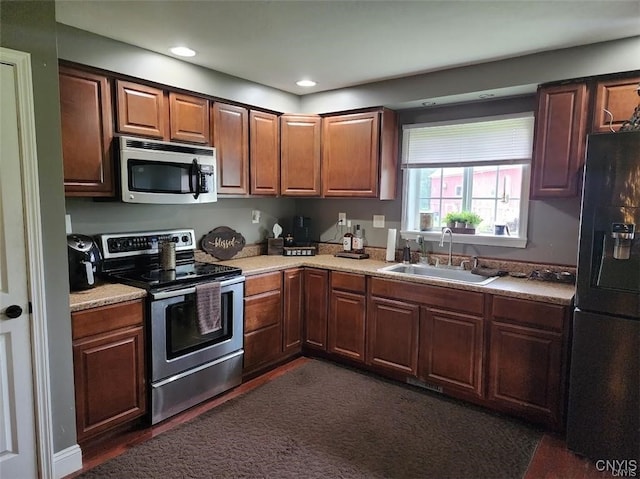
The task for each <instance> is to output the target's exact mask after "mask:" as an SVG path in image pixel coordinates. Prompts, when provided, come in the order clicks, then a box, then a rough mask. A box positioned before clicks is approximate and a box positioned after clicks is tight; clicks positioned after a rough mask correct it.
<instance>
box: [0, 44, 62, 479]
mask: <svg viewBox="0 0 640 479" xmlns="http://www.w3.org/2000/svg"><path fill="white" fill-rule="evenodd" d="M0 61H2V62H3V63H6V64H9V65H13V67H14V68H15V72H16V84H17V92H16V98H17V102H18V104H17V110H18V115H19V117H20V129H19V133H18V134H19V142H20V148H21V150H22V158H21V166H22V192H23V201H24V206H23V216H24V224H25V242H26V256H27V276H28V280H27V282H28V285H27V286H28V290H29V301H30V304H31V313H30V316H31V321H30V323H31V328H30V333H31V357H32V368H33V371H32V379H33V400H34V413H35V420H36V431H35V433H36V451H37V460H38V464H37V467H38V470H39V473H40V477H41V478H43V479H49V478H52V477H54V470H53V457H54V452H53V431H52V429H53V428H52V420H51V388H50V376H49V346H48V343H47V339H48V331H47V309H46V297H45V279H44V260H43V246H42V228H41V212H40V191H39V184H40V183H39V180H38V156H37V146H36V129H35V112H34V101H33V81H32V77H31V55H30V54H29V53H26V52H20V51H17V50H11V49H9V48H4V47H0Z"/></svg>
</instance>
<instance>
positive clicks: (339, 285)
mask: <svg viewBox="0 0 640 479" xmlns="http://www.w3.org/2000/svg"><path fill="white" fill-rule="evenodd" d="M365 284H366V282H365V276H364V275H362V274H353V273H342V272H340V271H332V272H331V289H341V290H344V291H352V292H354V293H364V292H365Z"/></svg>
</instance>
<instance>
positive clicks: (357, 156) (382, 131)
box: [322, 109, 398, 199]
mask: <svg viewBox="0 0 640 479" xmlns="http://www.w3.org/2000/svg"><path fill="white" fill-rule="evenodd" d="M397 149H398V145H397V119H396V115H395V112H393V111H391V110H386V109H381V110H374V111H369V112H364V113H353V114H346V115H334V116H326V117H324V118H323V119H322V194H323V196H340V197H361V198H380V199H394V198H395V194H396V191H395V190H396V176H397V171H396V167H397Z"/></svg>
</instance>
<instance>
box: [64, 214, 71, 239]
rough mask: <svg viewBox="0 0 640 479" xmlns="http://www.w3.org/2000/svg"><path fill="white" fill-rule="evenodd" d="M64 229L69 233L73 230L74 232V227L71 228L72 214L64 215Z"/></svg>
mask: <svg viewBox="0 0 640 479" xmlns="http://www.w3.org/2000/svg"><path fill="white" fill-rule="evenodd" d="M64 229H65V230H66V232H67V234H68V235H70V234H71V232H72V229H71V215H64Z"/></svg>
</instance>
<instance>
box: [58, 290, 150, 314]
mask: <svg viewBox="0 0 640 479" xmlns="http://www.w3.org/2000/svg"><path fill="white" fill-rule="evenodd" d="M146 295H147V292H146V291H145V290H144V289H140V288H134V287H132V286H127V285H124V284H116V283H98V285H97V286H96V287H95V288H92V289H86V290H84V291H76V292H72V293H71V294H70V295H69V305H70V307H71V312H72V313H73V312H76V311H82V310H84V309H91V308H97V307H99V306H106V305H109V304H116V303H123V302H125V301H131V300H134V299H139V298H144V297H145V296H146Z"/></svg>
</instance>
